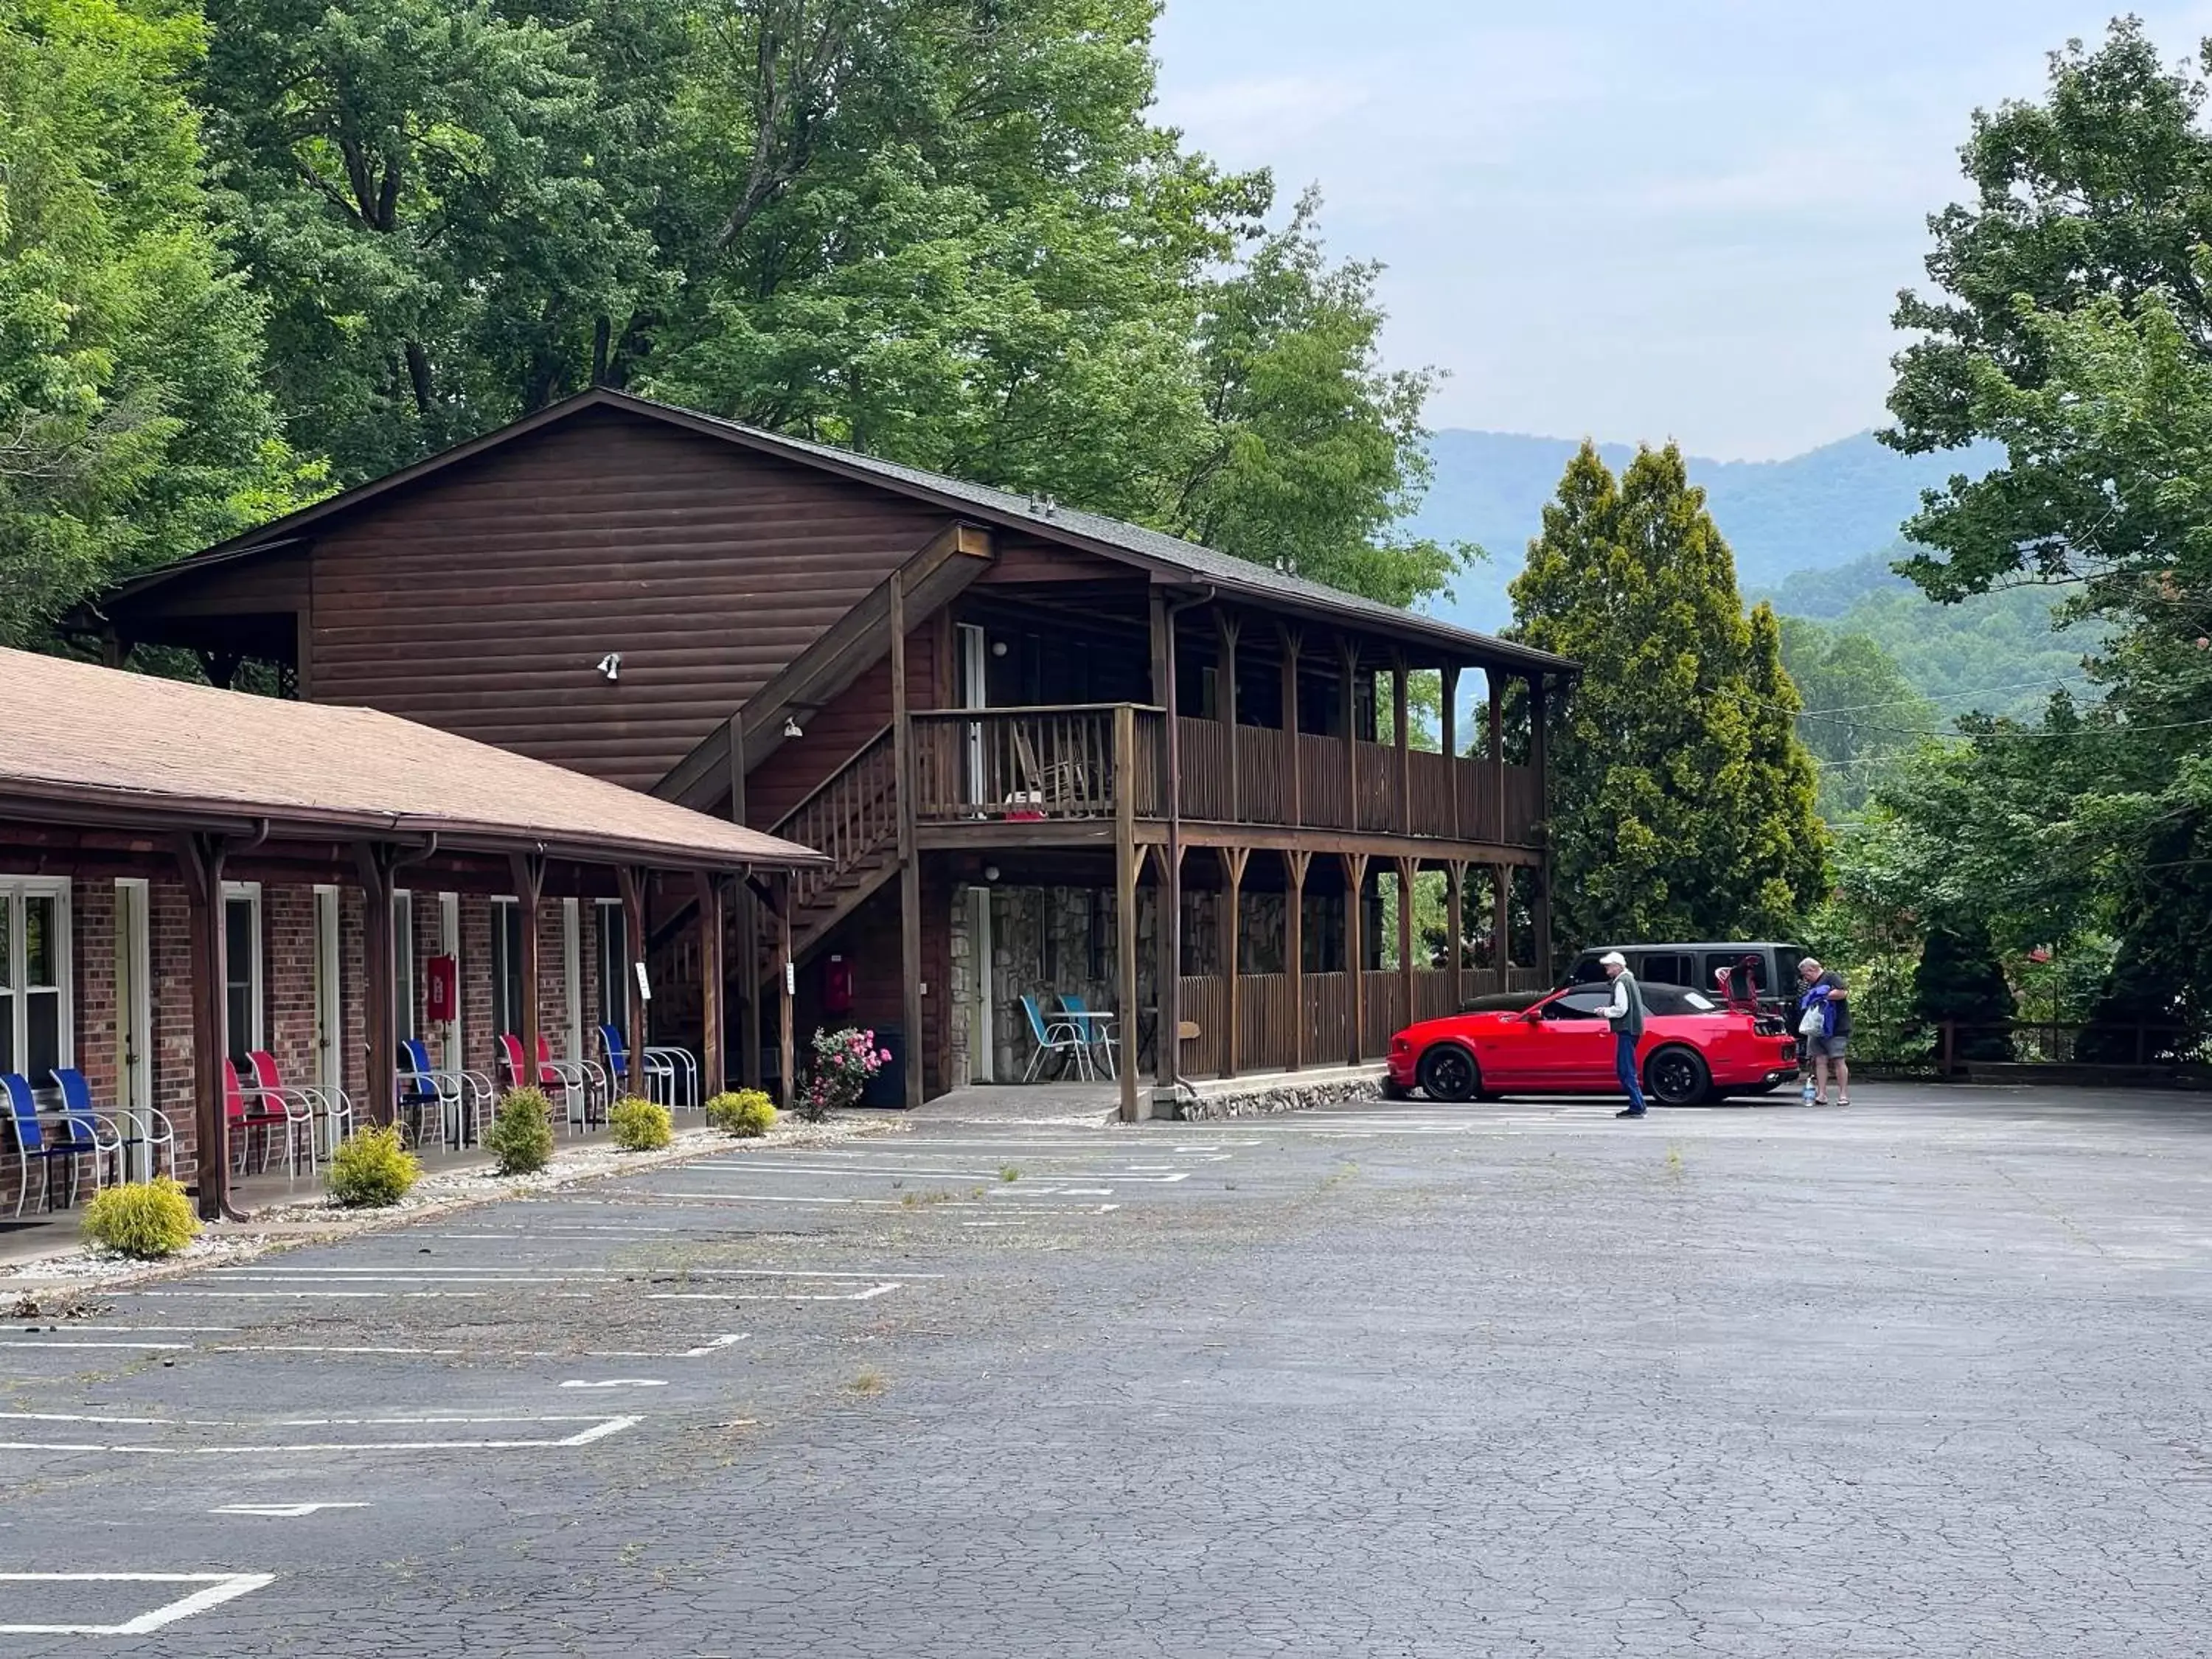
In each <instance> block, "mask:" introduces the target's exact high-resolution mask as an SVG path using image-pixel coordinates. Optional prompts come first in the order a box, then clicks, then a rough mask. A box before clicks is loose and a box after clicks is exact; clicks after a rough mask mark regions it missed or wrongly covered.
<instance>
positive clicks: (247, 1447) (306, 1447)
mask: <svg viewBox="0 0 2212 1659" xmlns="http://www.w3.org/2000/svg"><path fill="white" fill-rule="evenodd" d="M0 1420H4V1421H14V1422H25V1421H29V1422H40V1423H90V1424H96V1425H103V1426H106V1425H123V1426H130V1427H149V1428H155V1427H158V1428H172V1429H173V1428H216V1429H246V1430H249V1431H251V1430H255V1429H264V1430H268V1429H298V1428H390V1427H395V1426H398V1425H412V1426H417V1427H457V1426H473V1425H505V1424H510V1423H537V1424H546V1425H552V1424H567V1423H583V1424H587V1425H590V1426H588V1427H586V1428H584V1429H581V1430H580V1431H577V1432H575V1433H574V1434H569V1435H564V1436H559V1437H552V1438H546V1437H539V1438H537V1439H528V1440H526V1439H521V1438H517V1437H510V1436H496V1435H493V1436H484V1437H477V1438H471V1439H453V1440H328V1441H297V1440H285V1439H282V1438H279V1439H277V1440H276V1441H274V1442H268V1443H260V1444H243V1443H241V1444H236V1445H220V1446H164V1445H161V1444H158V1443H146V1442H135V1443H134V1442H131V1441H118V1442H106V1441H94V1442H82V1441H37V1440H7V1441H0V1451H21V1452H96V1453H106V1454H115V1455H137V1456H155V1457H213V1456H239V1455H251V1454H254V1453H259V1452H270V1453H274V1454H278V1455H292V1454H296V1453H304V1452H385V1451H398V1452H426V1451H550V1450H557V1449H564V1448H569V1447H575V1446H587V1445H589V1444H591V1443H592V1442H593V1441H595V1440H604V1439H605V1438H606V1437H608V1436H609V1435H614V1434H620V1433H621V1432H622V1431H623V1430H625V1429H632V1428H635V1427H636V1426H637V1425H638V1424H640V1423H641V1422H643V1421H644V1420H645V1419H642V1418H640V1417H546V1416H535V1417H289V1418H275V1419H264V1420H263V1421H260V1422H257V1423H238V1422H228V1421H210V1420H207V1419H193V1418H160V1417H101V1416H95V1415H86V1414H82V1413H61V1412H0Z"/></svg>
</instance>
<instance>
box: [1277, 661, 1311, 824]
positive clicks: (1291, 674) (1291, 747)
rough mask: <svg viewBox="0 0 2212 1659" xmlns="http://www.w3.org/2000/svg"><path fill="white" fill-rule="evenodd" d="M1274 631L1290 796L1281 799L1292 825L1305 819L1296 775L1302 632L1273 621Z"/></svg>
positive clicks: (1301, 792)
mask: <svg viewBox="0 0 2212 1659" xmlns="http://www.w3.org/2000/svg"><path fill="white" fill-rule="evenodd" d="M1276 631H1277V632H1278V633H1279V635H1280V636H1281V639H1282V645H1283V735H1284V737H1285V740H1286V741H1285V749H1286V750H1287V751H1288V752H1287V754H1286V755H1285V762H1286V764H1287V767H1288V770H1289V774H1290V776H1289V779H1288V781H1287V782H1286V783H1285V788H1287V789H1288V791H1289V792H1290V799H1288V800H1286V801H1285V802H1284V806H1285V809H1286V811H1285V813H1284V816H1285V818H1286V819H1287V820H1288V821H1289V822H1290V823H1293V824H1302V823H1304V822H1305V821H1306V819H1305V801H1304V790H1303V787H1302V786H1301V784H1300V781H1299V778H1298V762H1299V758H1300V757H1299V754H1298V651H1299V648H1300V647H1301V646H1302V645H1303V644H1304V640H1305V635H1304V633H1303V632H1302V631H1301V630H1300V629H1295V628H1292V627H1290V626H1288V625H1287V624H1285V623H1277V624H1276Z"/></svg>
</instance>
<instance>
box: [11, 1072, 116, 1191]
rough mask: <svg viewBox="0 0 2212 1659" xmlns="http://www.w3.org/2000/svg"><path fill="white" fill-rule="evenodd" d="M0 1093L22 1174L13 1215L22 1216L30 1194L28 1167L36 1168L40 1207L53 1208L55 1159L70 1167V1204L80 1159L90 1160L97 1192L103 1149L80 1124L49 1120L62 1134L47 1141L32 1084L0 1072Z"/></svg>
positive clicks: (72, 1119) (14, 1074) (72, 1120)
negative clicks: (5, 1106)
mask: <svg viewBox="0 0 2212 1659" xmlns="http://www.w3.org/2000/svg"><path fill="white" fill-rule="evenodd" d="M0 1093H5V1094H6V1096H7V1097H8V1123H9V1127H10V1128H12V1129H13V1130H14V1131H15V1152H16V1156H17V1157H18V1158H21V1161H22V1173H21V1176H20V1178H19V1179H18V1180H17V1182H16V1183H15V1213H16V1215H17V1216H18V1217H21V1215H22V1213H23V1200H24V1199H25V1198H26V1197H27V1196H28V1195H29V1194H30V1190H31V1165H32V1164H33V1162H34V1161H35V1162H36V1163H37V1164H38V1166H39V1207H40V1209H42V1210H43V1209H48V1208H51V1207H52V1204H53V1166H54V1161H55V1160H56V1159H57V1158H60V1159H66V1160H68V1161H69V1165H70V1202H72V1203H74V1202H76V1173H77V1170H76V1159H78V1158H90V1159H92V1185H93V1189H94V1191H95V1192H97V1191H98V1190H99V1188H100V1153H101V1152H104V1151H106V1147H104V1146H101V1145H100V1143H99V1142H98V1141H97V1140H96V1139H91V1138H88V1135H87V1133H86V1131H85V1128H84V1127H83V1126H82V1125H81V1123H80V1121H79V1120H77V1119H76V1118H75V1117H71V1116H63V1117H60V1118H57V1119H54V1120H52V1127H54V1128H55V1129H57V1130H58V1131H61V1132H63V1133H62V1138H60V1139H48V1137H47V1134H46V1127H47V1125H46V1122H44V1121H41V1120H40V1116H39V1103H38V1099H37V1097H35V1096H33V1094H32V1093H31V1080H30V1079H28V1078H27V1077H25V1076H23V1075H22V1073H20V1072H0Z"/></svg>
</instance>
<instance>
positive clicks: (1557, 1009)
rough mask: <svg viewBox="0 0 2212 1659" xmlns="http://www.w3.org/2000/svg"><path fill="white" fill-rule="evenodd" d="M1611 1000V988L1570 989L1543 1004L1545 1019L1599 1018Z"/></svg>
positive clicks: (1602, 1015)
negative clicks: (1554, 999)
mask: <svg viewBox="0 0 2212 1659" xmlns="http://www.w3.org/2000/svg"><path fill="white" fill-rule="evenodd" d="M1612 1001H1613V990H1612V987H1609V986H1608V987H1607V988H1606V989H1604V990H1599V989H1597V988H1596V987H1591V988H1590V989H1589V990H1587V991H1570V992H1568V993H1567V994H1566V995H1565V996H1563V997H1561V998H1559V1000H1557V1001H1554V1002H1547V1003H1546V1004H1545V1005H1544V1018H1546V1019H1601V1018H1604V1015H1605V1011H1606V1009H1607V1006H1609V1005H1610V1004H1611V1003H1612Z"/></svg>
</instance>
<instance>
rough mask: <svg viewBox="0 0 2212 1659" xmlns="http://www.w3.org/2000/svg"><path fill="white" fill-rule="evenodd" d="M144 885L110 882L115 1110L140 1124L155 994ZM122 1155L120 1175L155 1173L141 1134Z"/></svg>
mask: <svg viewBox="0 0 2212 1659" xmlns="http://www.w3.org/2000/svg"><path fill="white" fill-rule="evenodd" d="M146 904H147V890H146V884H145V882H143V880H139V879H136V878H127V877H126V878H124V879H122V880H120V881H118V882H117V883H116V884H115V1093H116V1101H115V1104H116V1108H117V1109H118V1110H119V1111H122V1112H125V1113H128V1114H129V1115H131V1117H132V1118H133V1119H135V1120H136V1121H137V1122H138V1123H140V1124H142V1125H150V1124H151V1122H152V1119H151V1118H149V1116H148V1115H147V1114H148V1113H149V1112H150V1111H151V1110H152V1109H153V1105H154V998H153V975H152V971H151V969H152V952H151V950H150V948H149V939H148V930H147V926H146ZM128 1139H131V1142H132V1143H133V1144H132V1145H131V1147H130V1150H129V1152H128V1154H127V1157H126V1159H125V1170H124V1177H125V1179H126V1180H129V1181H145V1180H148V1179H149V1178H151V1176H153V1175H154V1173H155V1170H154V1168H153V1161H152V1152H153V1149H152V1148H151V1147H149V1146H147V1145H146V1142H145V1139H144V1137H143V1135H136V1134H134V1135H131V1136H129V1137H128Z"/></svg>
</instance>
